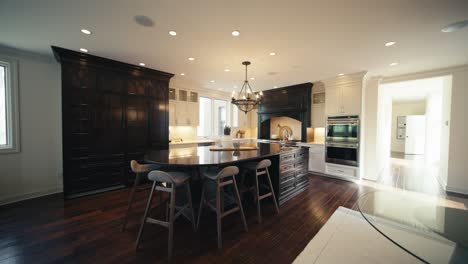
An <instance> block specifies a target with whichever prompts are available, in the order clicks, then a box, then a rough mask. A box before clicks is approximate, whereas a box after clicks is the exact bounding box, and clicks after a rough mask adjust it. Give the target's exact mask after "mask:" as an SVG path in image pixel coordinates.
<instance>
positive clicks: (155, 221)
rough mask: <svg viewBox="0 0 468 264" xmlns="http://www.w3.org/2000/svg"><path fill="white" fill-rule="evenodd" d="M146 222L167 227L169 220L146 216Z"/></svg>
mask: <svg viewBox="0 0 468 264" xmlns="http://www.w3.org/2000/svg"><path fill="white" fill-rule="evenodd" d="M146 222H147V223H151V224H157V225H161V226H164V227H169V222H166V221H161V220H158V219H154V218H149V217H148V218H146Z"/></svg>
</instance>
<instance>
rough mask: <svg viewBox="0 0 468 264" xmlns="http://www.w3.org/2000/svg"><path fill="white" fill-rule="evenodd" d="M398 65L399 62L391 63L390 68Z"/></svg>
mask: <svg viewBox="0 0 468 264" xmlns="http://www.w3.org/2000/svg"><path fill="white" fill-rule="evenodd" d="M397 65H398V62H392V63H390V66H397Z"/></svg>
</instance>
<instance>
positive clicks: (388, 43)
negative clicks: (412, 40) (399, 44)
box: [385, 41, 396, 47]
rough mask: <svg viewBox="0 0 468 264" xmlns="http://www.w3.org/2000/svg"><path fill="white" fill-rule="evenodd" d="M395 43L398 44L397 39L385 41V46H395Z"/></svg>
mask: <svg viewBox="0 0 468 264" xmlns="http://www.w3.org/2000/svg"><path fill="white" fill-rule="evenodd" d="M395 44H396V42H395V41H390V42H387V43H385V47H390V46H393V45H395Z"/></svg>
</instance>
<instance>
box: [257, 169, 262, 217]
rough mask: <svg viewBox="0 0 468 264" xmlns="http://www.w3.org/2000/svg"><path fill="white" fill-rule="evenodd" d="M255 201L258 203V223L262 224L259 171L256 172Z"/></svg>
mask: <svg viewBox="0 0 468 264" xmlns="http://www.w3.org/2000/svg"><path fill="white" fill-rule="evenodd" d="M255 200H256V202H257V216H258V222H259V223H262V212H261V210H262V209H261V206H260V188H259V184H258V170H255Z"/></svg>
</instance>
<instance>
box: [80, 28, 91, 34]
mask: <svg viewBox="0 0 468 264" xmlns="http://www.w3.org/2000/svg"><path fill="white" fill-rule="evenodd" d="M81 33H83V34H86V35H91V34H93V32H91V30H88V29H85V28H82V29H81Z"/></svg>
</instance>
